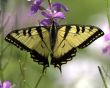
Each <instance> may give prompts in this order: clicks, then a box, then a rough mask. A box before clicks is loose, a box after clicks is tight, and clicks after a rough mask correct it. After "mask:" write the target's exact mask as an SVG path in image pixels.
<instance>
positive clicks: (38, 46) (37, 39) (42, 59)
mask: <svg viewBox="0 0 110 88" xmlns="http://www.w3.org/2000/svg"><path fill="white" fill-rule="evenodd" d="M5 39H6V40H7V41H8V42H10V43H12V44H14V45H15V46H17V47H18V48H21V49H23V50H27V51H29V52H30V54H31V57H32V58H33V59H34V61H36V62H38V63H39V64H42V65H46V66H48V59H47V58H48V55H49V52H50V50H51V49H50V40H49V33H48V31H47V28H46V27H40V26H38V27H29V28H24V29H20V30H14V31H12V32H11V33H9V34H8V35H7V36H6V38H5Z"/></svg>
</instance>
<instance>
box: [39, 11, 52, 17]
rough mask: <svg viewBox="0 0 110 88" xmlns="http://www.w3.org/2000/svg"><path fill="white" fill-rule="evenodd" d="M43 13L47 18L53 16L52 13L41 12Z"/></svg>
mask: <svg viewBox="0 0 110 88" xmlns="http://www.w3.org/2000/svg"><path fill="white" fill-rule="evenodd" d="M41 14H42V15H43V16H44V17H46V18H51V17H52V15H51V14H50V13H46V12H41Z"/></svg>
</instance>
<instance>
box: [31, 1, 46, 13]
mask: <svg viewBox="0 0 110 88" xmlns="http://www.w3.org/2000/svg"><path fill="white" fill-rule="evenodd" d="M42 2H43V0H34V1H33V4H32V5H31V14H35V13H36V12H37V11H38V10H44V7H42V6H41V3H42Z"/></svg>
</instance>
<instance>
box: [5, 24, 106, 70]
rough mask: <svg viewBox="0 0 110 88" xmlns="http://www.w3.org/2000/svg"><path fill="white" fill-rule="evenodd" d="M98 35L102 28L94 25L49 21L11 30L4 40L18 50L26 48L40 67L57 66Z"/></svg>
mask: <svg viewBox="0 0 110 88" xmlns="http://www.w3.org/2000/svg"><path fill="white" fill-rule="evenodd" d="M102 35H104V32H103V31H102V30H101V29H100V28H98V27H96V26H91V25H60V26H54V25H52V26H33V27H27V28H22V29H18V30H14V31H12V32H10V33H9V34H8V35H7V36H6V37H5V40H6V41H8V42H9V43H12V44H13V45H15V46H16V47H18V48H20V49H21V50H26V51H27V52H30V54H31V57H32V58H33V60H34V61H35V62H38V64H41V65H43V67H44V69H45V68H47V67H49V66H50V65H54V67H58V68H59V69H60V70H61V65H62V64H66V63H67V61H70V60H72V58H73V57H75V56H76V52H77V49H78V48H79V49H83V48H85V47H87V46H88V45H90V44H91V43H92V42H93V41H95V40H96V39H97V38H99V37H101V36H102ZM49 56H50V57H51V60H50V61H49V59H48V58H49Z"/></svg>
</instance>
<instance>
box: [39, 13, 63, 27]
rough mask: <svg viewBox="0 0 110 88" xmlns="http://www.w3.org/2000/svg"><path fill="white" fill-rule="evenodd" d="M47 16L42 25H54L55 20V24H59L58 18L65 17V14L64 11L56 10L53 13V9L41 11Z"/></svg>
mask: <svg viewBox="0 0 110 88" xmlns="http://www.w3.org/2000/svg"><path fill="white" fill-rule="evenodd" d="M41 14H42V15H43V16H44V17H45V18H44V19H43V20H42V21H41V22H40V24H41V25H45V26H48V25H52V23H53V21H54V22H55V25H57V24H58V23H57V20H59V19H64V18H65V16H64V14H63V12H56V11H54V12H53V13H52V12H51V11H48V13H47V12H42V13H41Z"/></svg>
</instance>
